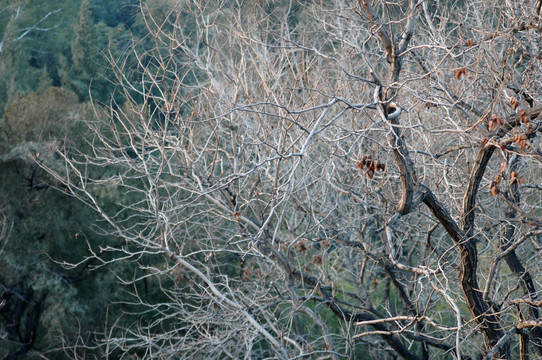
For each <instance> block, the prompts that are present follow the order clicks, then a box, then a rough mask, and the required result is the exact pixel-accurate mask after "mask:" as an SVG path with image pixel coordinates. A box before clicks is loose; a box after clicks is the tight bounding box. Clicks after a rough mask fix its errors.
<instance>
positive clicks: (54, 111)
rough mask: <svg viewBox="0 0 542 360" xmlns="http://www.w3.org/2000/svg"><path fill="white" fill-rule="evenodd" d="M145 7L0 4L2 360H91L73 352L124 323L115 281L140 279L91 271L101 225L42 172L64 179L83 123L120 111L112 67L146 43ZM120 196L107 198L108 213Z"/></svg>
mask: <svg viewBox="0 0 542 360" xmlns="http://www.w3.org/2000/svg"><path fill="white" fill-rule="evenodd" d="M138 5H139V0H91V1H89V0H81V1H80V0H55V1H49V0H1V1H0V229H1V230H3V231H1V232H0V297H1V298H0V359H19V358H25V359H34V358H35V359H38V358H40V359H43V358H50V359H55V358H59V359H60V358H67V357H77V356H83V357H84V355H82V354H79V355H76V354H75V353H70V352H72V350H70V346H73V345H74V344H77V343H81V342H84V343H85V344H94V343H95V341H96V340H98V338H99V337H100V335H99V334H103V333H104V332H105V331H107V329H106V328H107V324H108V319H117V318H118V317H119V314H112V313H111V312H112V311H120V310H119V308H110V307H109V305H110V304H112V303H115V302H118V301H120V300H123V293H122V291H119V290H118V289H117V288H116V286H117V284H116V282H115V274H118V273H119V272H122V273H133V272H134V271H135V267H134V266H133V265H132V266H131V265H130V263H129V262H127V263H124V264H120V263H116V264H114V265H111V266H105V267H99V266H100V265H101V264H94V263H93V262H92V261H85V260H84V259H85V256H86V255H87V254H88V251H89V248H93V249H95V248H99V246H100V244H103V243H104V242H105V240H106V239H105V236H101V235H100V234H99V233H97V232H96V231H93V230H92V227H93V224H94V221H95V220H94V219H95V218H96V215H95V214H93V213H91V211H90V210H89V209H88V208H87V207H86V206H84V205H83V204H82V203H80V202H78V201H76V200H75V199H73V198H70V197H69V196H66V194H63V192H62V188H60V187H59V185H58V184H57V183H55V181H54V180H53V179H52V178H51V177H50V176H48V175H47V174H46V173H45V172H44V171H43V170H42V169H41V168H40V167H39V166H38V162H45V163H47V165H48V166H51V167H53V168H57V169H58V168H61V167H62V164H63V161H62V159H60V158H59V156H58V154H57V152H56V150H57V149H59V148H60V147H71V148H73V149H77V150H80V151H84V150H85V148H87V146H89V144H90V143H91V142H92V138H91V136H90V135H89V134H90V132H89V130H88V127H87V126H83V122H82V120H83V119H87V120H88V119H92V118H95V117H96V111H101V110H100V109H101V108H102V107H103V105H106V104H109V103H110V101H112V99H113V101H114V102H115V106H121V105H122V100H121V98H120V97H119V98H116V97H115V96H116V95H115V94H116V92H115V91H116V89H115V77H114V74H113V72H112V70H111V68H112V67H111V66H110V62H109V61H110V60H111V61H114V59H119V58H121V57H123V54H124V52H126V51H127V49H128V48H129V47H130V46H131V45H132V44H133V43H135V42H141V40H142V36H141V35H140V31H139V29H140V28H141V27H140V25H139V23H138V22H139V21H140V19H139V15H138ZM143 43H144V40H143ZM89 171H92V169H89ZM97 176H98V177H99V174H98V175H97ZM119 196H122V194H118V193H115V192H113V191H112V192H111V193H107V194H103V197H104V199H105V201H110V203H111V206H115V203H116V198H118V197H119ZM66 262H78V266H76V267H73V268H72V269H70V268H66V267H65V266H62V264H65V263H66ZM95 267H98V269H97V270H96V271H89V270H90V269H91V268H95ZM127 310H128V311H129V306H124V311H127ZM86 351H88V352H91V350H88V349H87V350H86ZM99 351H100V349H96V354H99ZM96 354H94V355H96ZM87 355H91V354H87Z"/></svg>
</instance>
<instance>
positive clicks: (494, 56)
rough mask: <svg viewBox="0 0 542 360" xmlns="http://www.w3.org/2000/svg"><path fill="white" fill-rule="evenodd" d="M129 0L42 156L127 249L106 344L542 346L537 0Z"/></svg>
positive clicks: (202, 347)
mask: <svg viewBox="0 0 542 360" xmlns="http://www.w3.org/2000/svg"><path fill="white" fill-rule="evenodd" d="M141 7H142V9H141V14H142V19H144V25H145V26H146V28H147V30H148V33H149V35H148V38H146V39H145V40H144V42H143V43H142V44H138V45H136V46H134V48H133V51H132V52H131V53H130V56H126V58H125V59H113V60H112V66H114V67H115V69H116V70H117V71H116V72H117V74H118V79H117V80H118V82H119V84H120V86H121V88H122V89H123V90H124V93H125V97H126V103H125V104H123V105H122V106H117V105H116V104H113V105H112V106H109V107H108V112H107V114H108V116H105V117H104V116H103V115H102V113H101V112H99V111H97V117H98V119H89V125H90V126H92V127H93V128H94V129H95V130H96V132H95V137H94V138H93V139H89V142H90V143H91V144H92V152H91V153H87V154H76V153H73V152H64V153H62V155H63V156H64V158H65V161H66V169H65V172H55V176H57V178H58V179H59V180H61V181H62V183H63V185H64V187H65V189H67V191H68V192H69V193H70V194H71V195H73V196H77V197H79V198H81V200H83V201H85V202H86V203H87V204H88V205H89V206H91V207H93V208H94V209H95V210H96V211H97V213H98V214H99V215H100V217H101V218H102V219H103V220H104V226H103V229H102V231H104V232H107V233H108V235H109V238H110V239H111V242H110V243H108V244H104V245H103V246H101V247H100V248H91V249H90V251H91V256H92V257H94V258H95V259H97V260H98V262H99V264H100V265H108V264H110V263H113V262H120V261H137V262H138V263H139V264H140V267H141V272H140V273H138V274H136V275H134V276H132V277H121V276H120V275H119V280H120V281H121V282H122V283H124V284H126V285H130V284H131V285H132V289H133V301H134V303H133V304H134V305H137V306H138V308H139V309H141V314H145V315H147V319H148V315H149V314H151V318H152V320H149V321H146V322H142V321H138V320H137V319H136V320H134V322H133V326H131V327H127V328H125V329H122V330H123V331H122V332H121V333H122V334H123V336H117V335H114V334H118V333H119V332H115V331H113V330H111V331H109V330H108V332H106V333H104V334H102V337H101V340H103V344H104V345H103V348H102V349H103V351H104V356H109V355H112V354H118V353H125V354H136V353H137V354H139V355H140V356H141V355H142V356H144V357H145V358H160V359H166V358H206V359H212V358H216V359H223V358H233V359H238V358H250V357H254V358H269V357H272V358H280V359H291V358H313V357H322V358H333V359H340V358H355V357H356V356H357V357H358V358H361V357H362V356H372V357H373V358H378V359H391V358H396V356H397V355H399V356H400V357H401V358H405V359H428V358H438V357H442V356H444V357H446V356H448V358H457V359H460V358H463V359H468V358H477V357H479V356H482V357H484V358H486V359H491V358H519V357H521V358H524V359H526V358H527V356H528V354H529V353H531V354H534V356H538V357H540V356H542V332H541V325H542V321H541V320H540V316H539V306H540V305H541V304H542V303H541V302H540V300H538V292H539V291H540V288H541V286H540V275H539V274H540V273H541V271H540V270H541V265H540V264H541V261H540V260H541V259H540V255H541V254H540V250H541V246H542V237H541V235H542V229H541V224H542V220H540V215H541V211H542V208H541V205H542V197H541V196H540V195H541V194H540V193H541V190H542V183H541V180H540V179H541V169H542V167H541V165H542V164H541V160H542V153H541V149H540V146H541V144H540V132H541V126H542V115H541V111H542V107H541V100H542V96H541V95H540V94H541V93H542V83H541V79H542V73H541V60H542V47H541V45H542V36H541V34H542V19H541V17H540V2H538V3H537V2H536V1H515V0H506V1H501V2H496V1H489V2H485V1H477V0H465V1H444V0H436V1H429V0H426V1H423V0H421V1H416V0H410V1H406V0H404V1H403V0H399V1H395V2H394V1H386V0H374V1H362V0H359V1H354V0H351V1H339V0H337V1H320V0H315V1H299V2H296V1H279V2H262V1H244V2H243V1H237V2H236V1H230V2H225V1H217V2H210V1H201V2H196V1H165V0H163V1H158V0H155V1H148V2H143V3H142V4H141ZM399 111H400V115H399V116H397V114H398V112H399ZM95 173H99V174H100V175H99V176H92V174H95ZM112 193H120V194H122V197H121V198H120V200H119V201H118V202H117V203H116V206H114V207H113V206H110V205H108V206H106V205H105V204H106V203H107V204H108V201H109V198H108V195H107V194H112ZM141 281H148V282H150V284H151V285H149V286H153V287H154V288H155V289H156V291H159V292H161V297H159V299H161V300H160V301H156V299H157V297H153V298H148V297H145V296H144V295H143V294H141V293H140V292H139V291H138V284H139V283H140V282H141Z"/></svg>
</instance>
